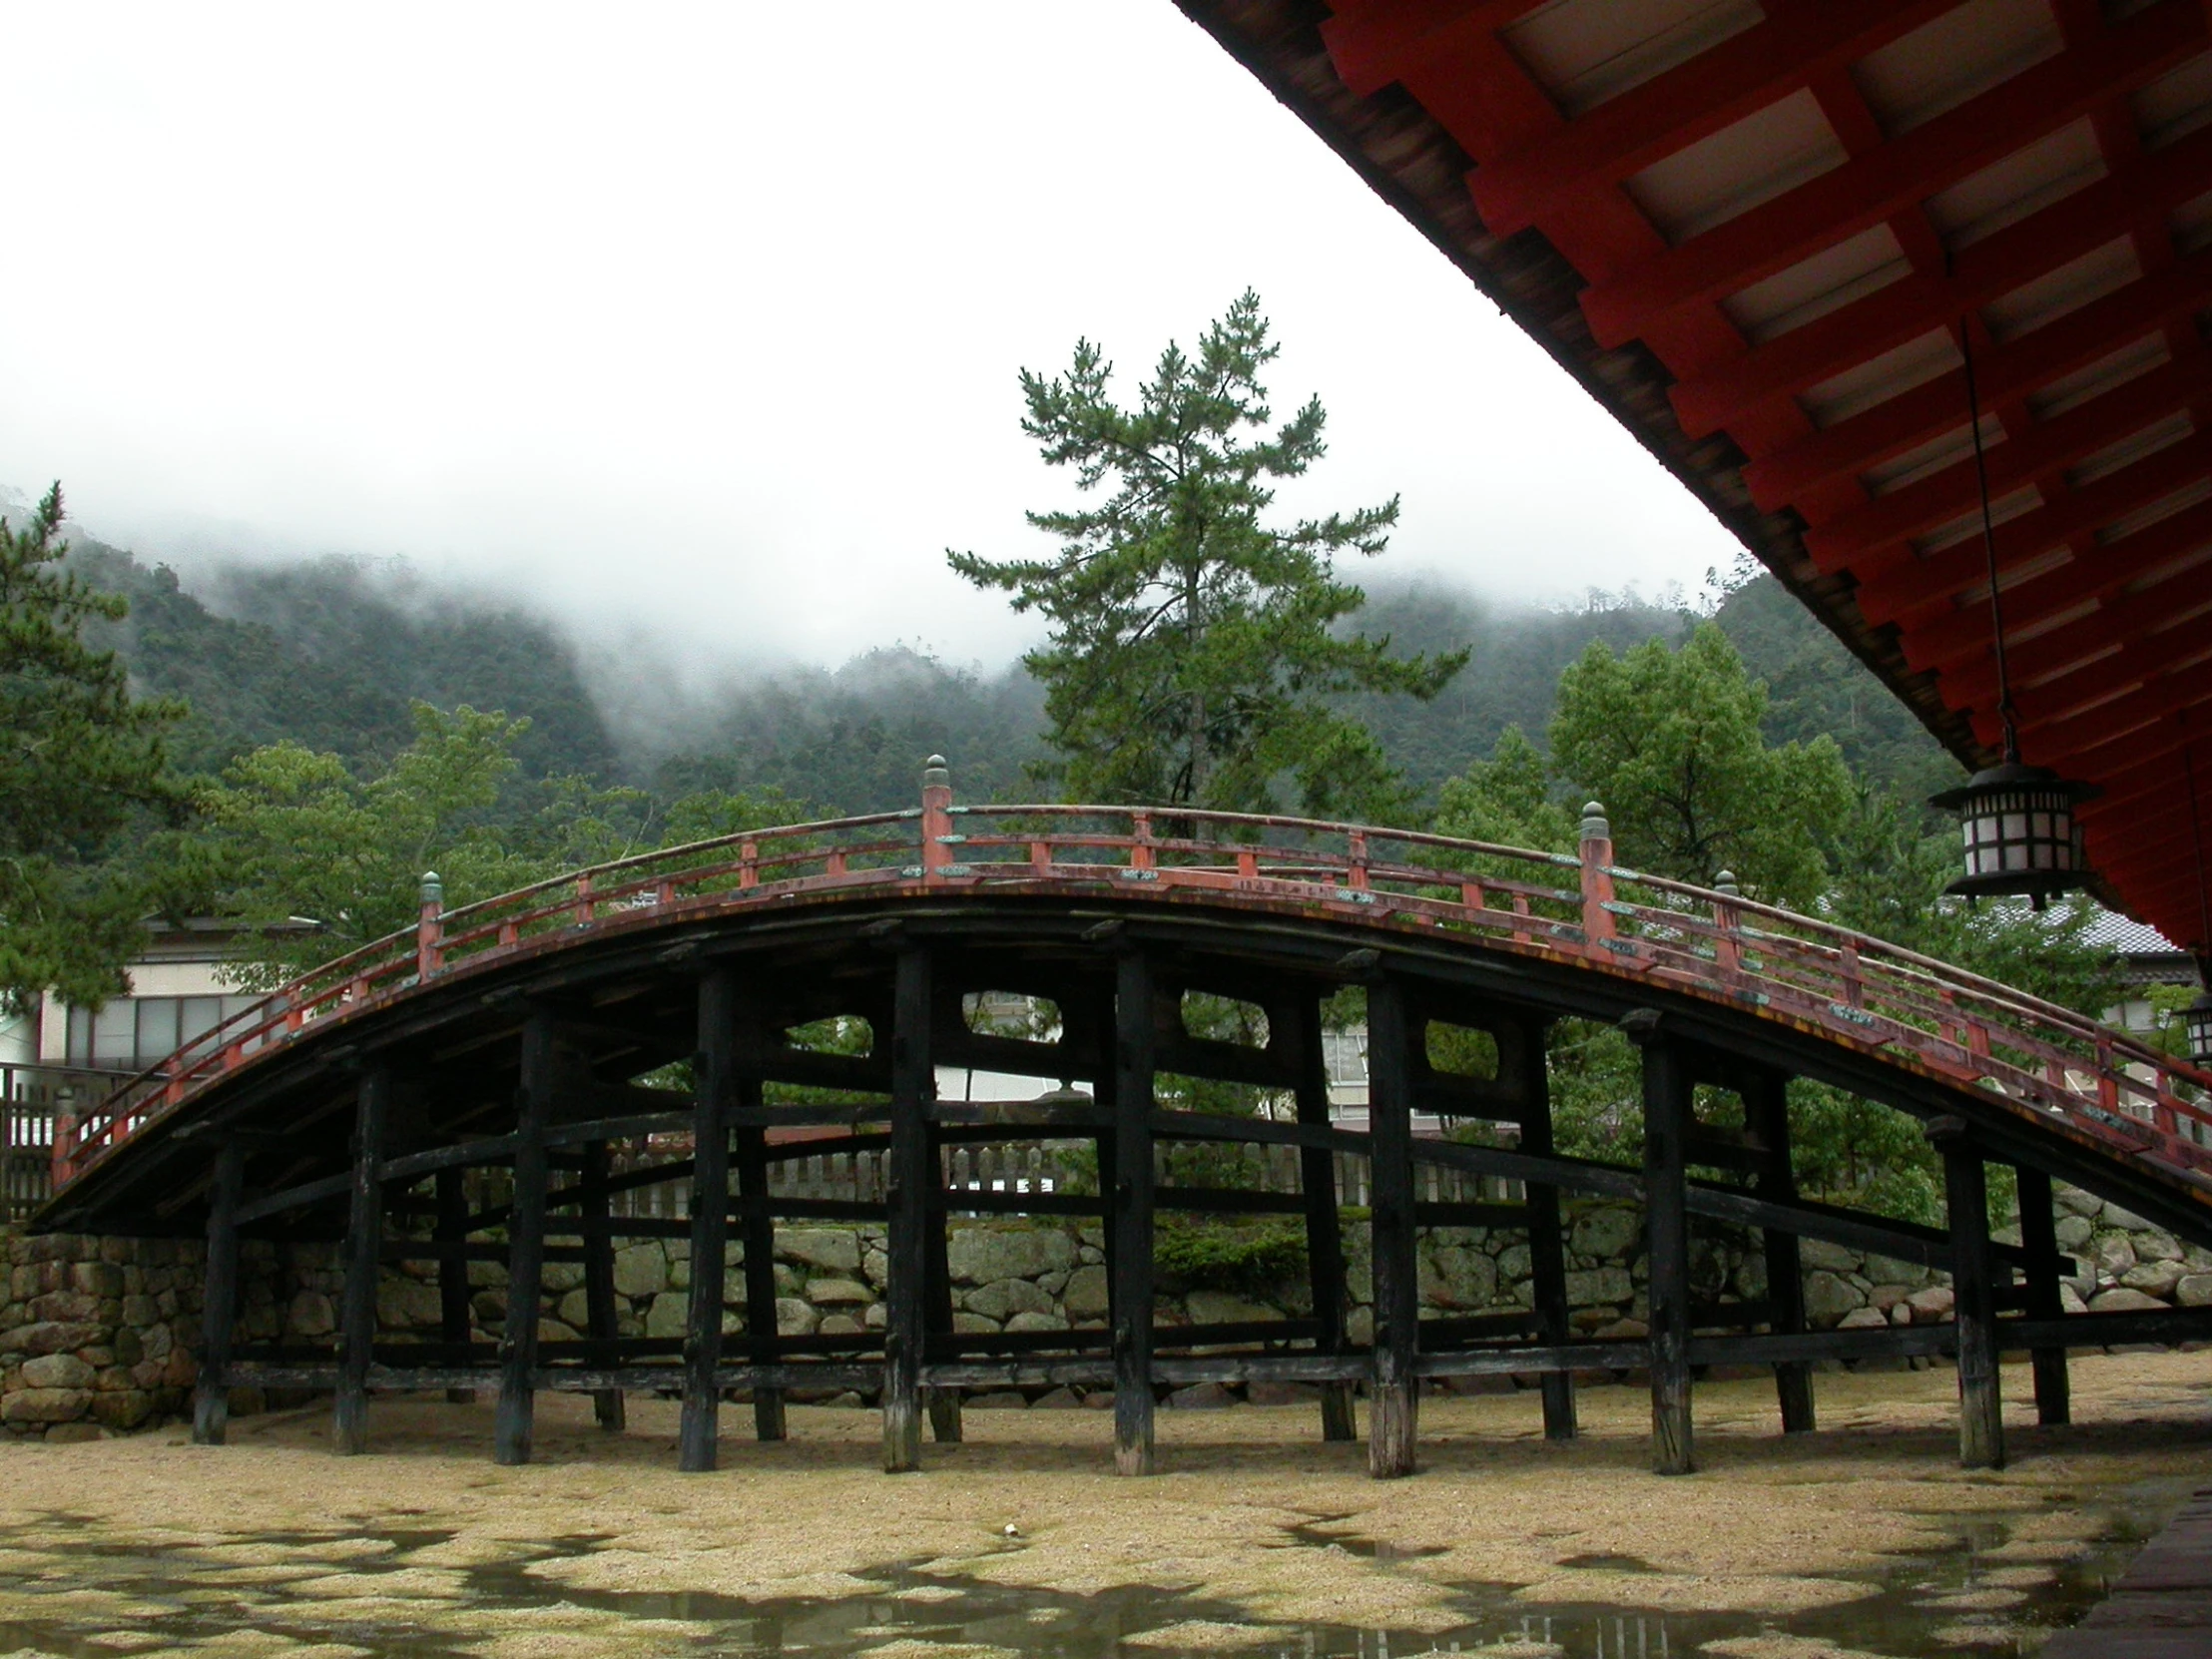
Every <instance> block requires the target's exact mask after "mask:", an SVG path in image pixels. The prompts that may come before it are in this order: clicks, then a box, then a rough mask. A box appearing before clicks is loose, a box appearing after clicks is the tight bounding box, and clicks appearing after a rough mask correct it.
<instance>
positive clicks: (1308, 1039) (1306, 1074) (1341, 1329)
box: [1297, 996, 1360, 1440]
mask: <svg viewBox="0 0 2212 1659" xmlns="http://www.w3.org/2000/svg"><path fill="white" fill-rule="evenodd" d="M1297 1018H1298V1090H1297V1103H1298V1121H1299V1122H1300V1123H1301V1124H1303V1125H1305V1126H1306V1127H1308V1128H1320V1129H1326V1128H1328V1127H1329V1056H1328V1052H1327V1050H1326V1048H1325V1047H1324V1045H1323V1041H1322V1036H1323V1033H1322V1020H1321V1000H1320V999H1319V998H1318V997H1313V996H1302V997H1300V998H1299V1000H1298V1014H1297ZM1298 1184H1299V1189H1300V1191H1301V1192H1302V1193H1303V1194H1304V1196H1305V1200H1306V1262H1307V1268H1308V1271H1309V1272H1310V1274H1311V1275H1312V1279H1313V1288H1314V1323H1315V1325H1316V1326H1317V1327H1319V1329H1318V1330H1317V1331H1316V1333H1315V1337H1314V1351H1315V1352H1316V1353H1317V1354H1332V1355H1337V1354H1343V1353H1344V1352H1345V1346H1346V1343H1345V1321H1346V1317H1347V1315H1348V1314H1349V1313H1350V1308H1349V1306H1348V1304H1347V1301H1346V1297H1345V1247H1344V1233H1343V1230H1342V1228H1341V1227H1340V1226H1339V1224H1338V1217H1337V1157H1336V1154H1335V1153H1334V1152H1332V1151H1331V1150H1330V1149H1329V1148H1328V1147H1326V1146H1305V1147H1301V1148H1299V1153H1298ZM1352 1392H1353V1388H1352V1384H1351V1383H1323V1384H1322V1385H1321V1437H1322V1438H1323V1439H1325V1440H1354V1439H1357V1438H1359V1433H1360V1430H1359V1424H1358V1423H1357V1422H1356V1421H1355V1420H1354V1416H1353V1409H1352Z"/></svg>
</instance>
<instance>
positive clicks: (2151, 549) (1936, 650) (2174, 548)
mask: <svg viewBox="0 0 2212 1659" xmlns="http://www.w3.org/2000/svg"><path fill="white" fill-rule="evenodd" d="M2208 530H2212V502H2200V503H2198V504H2197V505H2196V506H2194V507H2187V508H2184V509H2183V510H2182V511H2180V512H2178V513H2176V514H2174V515H2173V517H2171V518H2166V519H2160V520H2159V521H2158V522H2157V523H2156V524H2153V525H2151V526H2149V527H2148V528H2147V529H2143V530H2138V531H2137V532H2136V533H2135V534H2134V535H2132V536H2127V537H2123V538H2122V539H2121V540H2119V541H2116V542H2110V543H2107V544H2106V545H2105V546H2102V547H2099V548H2097V549H2096V552H2095V556H2094V557H2093V558H2087V557H2084V558H2077V559H2076V560H2075V561H2074V562H2073V563H2072V564H2068V565H2062V566H2060V567H2059V568H2058V569H2056V570H2053V571H2049V572H2046V573H2045V574H2043V575H2041V576H2038V577H2035V578H2034V579H2033V580H2031V581H2026V582H2022V583H2019V584H2018V585H2016V586H2011V587H2007V588H2006V589H2005V590H2004V626H2005V628H2006V629H2007V630H2008V632H2010V633H2014V634H2016V633H2018V632H2020V631H2021V630H2023V629H2027V628H2031V627H2034V626H2035V625H2036V624H2038V623H2042V622H2047V621H2049V620H2051V619H2052V618H2054V617H2058V616H2061V615H2063V614H2064V613H2065V612H2067V611H2068V610H2071V609H2072V608H2073V607H2074V606H2076V605H2079V604H2081V603H2082V602H2084V601H2085V600H2089V599H2094V598H2098V597H2101V596H2104V595H2108V594H2117V593H2118V592H2120V591H2121V590H2122V589H2123V588H2125V587H2126V586H2127V585H2128V584H2130V583H2133V582H2139V581H2144V580H2147V579H2149V578H2151V577H2154V576H2156V575H2157V574H2158V573H2159V572H2160V571H2161V570H2163V569H2165V568H2166V567H2167V566H2169V565H2171V564H2174V563H2176V562H2178V561H2180V560H2182V559H2184V558H2188V557H2190V556H2192V555H2194V554H2195V553H2196V552H2197V551H2198V550H2199V549H2200V548H2201V547H2202V546H2203V543H2204V538H2205V536H2206V533H2207V531H2208ZM2120 643H2122V644H2124V643H2125V641H2124V640H2123V641H2122V642H2120ZM1898 644H1899V645H1900V646H1901V647H1902V648H1903V650H1904V652H1905V660H1906V661H1907V662H1908V663H1911V664H1912V665H1913V666H1914V667H1915V668H1921V669H1942V670H1947V669H1948V668H1949V667H1950V665H1951V664H1953V663H1957V662H1959V661H1961V660H1964V659H1969V658H1985V657H1987V655H1988V651H1989V608H1988V606H1987V605H1986V604H1979V605H1968V606H1960V607H1959V608H1957V609H1955V610H1953V611H1951V612H1950V613H1949V614H1947V615H1944V616H1941V617H1938V618H1937V619H1936V620H1935V621H1933V622H1921V623H1916V624H1913V625H1911V626H1908V627H1904V628H1901V629H1900V630H1899V631H1898Z"/></svg>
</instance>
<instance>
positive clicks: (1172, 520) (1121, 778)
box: [946, 291, 1466, 816]
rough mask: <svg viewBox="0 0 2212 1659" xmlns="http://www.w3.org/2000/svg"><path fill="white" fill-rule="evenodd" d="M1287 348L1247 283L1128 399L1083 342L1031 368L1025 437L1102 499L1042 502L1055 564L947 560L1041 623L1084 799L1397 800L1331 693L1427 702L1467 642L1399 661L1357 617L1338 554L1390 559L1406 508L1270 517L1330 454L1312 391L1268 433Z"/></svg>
mask: <svg viewBox="0 0 2212 1659" xmlns="http://www.w3.org/2000/svg"><path fill="white" fill-rule="evenodd" d="M1279 349H1280V348H1279V347H1278V346H1276V345H1274V344H1273V343H1271V342H1270V340H1269V338H1268V323H1267V319H1266V318H1265V317H1264V316H1262V315H1261V314H1260V300H1259V296H1258V295H1257V294H1254V293H1252V292H1250V291H1247V292H1246V293H1245V294H1244V295H1243V296H1242V297H1240V298H1239V299H1238V300H1237V301H1236V303H1235V304H1233V305H1231V306H1230V308H1229V310H1228V312H1227V314H1225V315H1224V316H1222V317H1221V318H1220V319H1219V320H1217V321H1216V322H1215V323H1213V325H1212V326H1211V327H1209V328H1208V329H1207V331H1206V334H1205V337H1204V338H1203V339H1202V340H1201V341H1200V342H1199V348H1198V353H1197V355H1196V356H1195V357H1192V356H1187V355H1185V353H1184V352H1183V350H1182V348H1181V347H1180V346H1178V345H1175V344H1174V343H1172V342H1171V343H1170V344H1169V345H1168V347H1167V349H1166V350H1165V351H1163V352H1162V353H1161V354H1160V359H1159V362H1158V364H1157V365H1156V367H1155V368H1154V371H1153V377H1152V379H1151V380H1150V381H1149V382H1147V383H1146V384H1144V385H1143V386H1141V387H1140V388H1139V389H1138V395H1137V402H1136V405H1135V406H1134V407H1133V408H1124V407H1122V406H1120V405H1118V404H1116V403H1115V402H1113V401H1112V399H1111V398H1110V396H1109V395H1108V382H1109V381H1110V379H1111V378H1112V374H1113V368H1112V365H1111V364H1110V363H1108V362H1107V361H1106V360H1105V358H1104V357H1103V356H1102V355H1101V354H1100V351H1099V348H1098V347H1097V346H1096V345H1094V344H1092V343H1091V342H1090V341H1089V340H1087V339H1086V340H1080V341H1078V342H1077V344H1076V347H1075V355H1074V360H1073V362H1072V364H1071V366H1070V368H1069V370H1068V372H1067V374H1066V375H1065V376H1064V377H1063V376H1058V375H1055V376H1053V377H1051V378H1050V379H1047V378H1046V377H1044V376H1043V375H1041V374H1036V373H1032V372H1031V371H1029V370H1027V369H1024V370H1022V374H1021V388H1022V395H1023V397H1024V399H1025V401H1026V404H1027V413H1026V414H1025V416H1024V417H1023V420H1022V430H1023V431H1024V432H1026V433H1027V434H1028V435H1029V436H1031V437H1032V438H1035V439H1036V440H1037V441H1038V444H1039V447H1040V453H1041V454H1042V455H1043V457H1044V459H1045V462H1046V463H1047V464H1048V465H1051V466H1065V467H1073V468H1074V469H1075V474H1076V480H1077V483H1078V486H1079V487H1080V488H1081V489H1082V490H1083V491H1084V492H1086V493H1087V492H1091V491H1096V490H1100V489H1105V490H1106V491H1107V495H1106V499H1105V500H1104V501H1103V502H1102V503H1101V504H1100V505H1098V506H1096V507H1091V508H1087V509H1084V510H1080V511H1067V512H1032V513H1030V514H1029V515H1028V518H1029V522H1030V523H1031V524H1033V525H1034V526H1036V527H1037V528H1038V529H1040V530H1043V531H1045V532H1046V533H1047V534H1049V535H1051V536H1054V537H1056V538H1057V539H1058V541H1059V543H1060V547H1059V551H1058V553H1057V554H1055V555H1053V556H1051V557H1048V558H1041V559H1010V560H1004V561H994V560H990V559H986V558H982V557H980V556H978V555H976V554H972V553H958V552H948V553H947V555H946V556H947V558H948V559H949V560H950V561H951V564H952V568H953V569H954V570H955V571H957V572H958V573H959V574H960V575H961V576H963V577H965V578H966V579H967V580H968V581H970V582H973V583H974V584H975V585H976V586H977V587H981V588H996V589H999V590H1002V591H1004V592H1007V593H1010V594H1011V595H1012V596H1013V605H1014V609H1015V610H1017V611H1023V612H1027V611H1035V612H1037V613H1039V614H1040V615H1042V616H1043V617H1044V618H1045V620H1046V621H1047V623H1048V624H1049V625H1050V630H1051V632H1050V638H1049V640H1048V643H1047V644H1046V645H1045V646H1044V647H1043V648H1042V649H1040V650H1037V651H1033V652H1031V653H1030V654H1029V655H1028V656H1027V657H1026V658H1025V659H1024V662H1025V663H1026V665H1027V666H1028V668H1029V671H1030V672H1031V673H1032V674H1033V675H1035V676H1036V678H1037V679H1038V680H1039V681H1041V682H1042V683H1043V685H1044V687H1045V713H1046V718H1047V721H1048V723H1049V730H1048V732H1047V735H1046V741H1047V743H1048V744H1049V745H1050V747H1051V748H1052V749H1053V750H1054V751H1055V752H1056V754H1057V756H1058V759H1057V761H1055V762H1053V763H1050V764H1049V765H1048V766H1047V767H1046V768H1045V769H1044V771H1045V772H1046V774H1047V775H1048V776H1053V777H1056V778H1058V779H1059V780H1060V781H1061V782H1062V783H1063V784H1064V787H1065V788H1066V789H1067V791H1068V792H1069V793H1070V794H1072V795H1073V796H1075V797H1076V798H1078V799H1092V800H1103V801H1161V802H1172V803H1185V802H1187V803H1191V804H1193V805H1197V806H1202V807H1211V808H1220V809H1228V810H1242V811H1266V810H1269V809H1270V808H1272V807H1273V806H1274V805H1275V790H1276V787H1277V785H1278V782H1279V780H1281V779H1283V778H1284V777H1285V776H1289V777H1290V778H1292V779H1294V780H1295V782H1296V786H1297V791H1298V795H1299V799H1300V801H1301V803H1302V805H1303V806H1304V807H1305V809H1306V810H1307V811H1309V812H1315V813H1328V814H1342V813H1363V814H1373V815H1378V816H1380V815H1381V814H1383V813H1385V812H1394V811H1397V810H1400V809H1401V808H1402V807H1403V805H1404V802H1405V799H1406V797H1405V792H1404V790H1403V787H1402V785H1401V784H1400V783H1399V781H1398V777H1397V774H1396V772H1395V770H1394V769H1393V768H1392V767H1391V766H1390V765H1389V764H1388V763H1387V762H1386V761H1385V760H1384V759H1383V753H1382V750H1381V748H1380V746H1378V744H1377V743H1376V741H1375V738H1374V736H1373V735H1372V734H1371V733H1370V732H1369V731H1368V730H1367V728H1366V727H1364V726H1362V725H1361V724H1359V723H1358V722H1357V721H1355V720H1353V719H1351V718H1350V717H1349V716H1347V715H1345V714H1343V713H1341V712H1338V711H1337V710H1336V709H1335V708H1333V707H1332V704H1331V700H1332V699H1334V698H1338V697H1341V696H1343V695H1344V694H1347V693H1352V692H1388V693H1402V694H1406V695H1410V696H1413V697H1417V698H1430V697H1433V696H1435V694H1436V693H1437V692H1438V691H1439V690H1440V689H1442V687H1443V685H1444V684H1445V682H1446V681H1448V680H1449V679H1450V678H1451V677H1452V675H1454V674H1455V673H1457V672H1458V670H1459V668H1460V666H1461V665H1462V664H1463V663H1464V662H1465V660H1466V658H1465V654H1464V653H1463V652H1462V653H1451V654H1446V655H1442V656H1438V657H1429V658H1420V657H1415V658H1393V657H1392V656H1390V655H1389V641H1388V639H1387V638H1383V639H1368V638H1363V637H1360V636H1359V635H1356V634H1353V633H1350V632H1349V631H1348V630H1347V629H1346V628H1345V627H1343V626H1342V625H1343V624H1345V623H1346V622H1347V621H1348V619H1350V618H1351V617H1352V616H1353V615H1354V614H1355V613H1357V612H1358V611H1359V609H1360V608H1361V606H1362V605H1363V604H1364V603H1365V595H1364V594H1363V593H1362V592H1361V590H1360V589H1359V588H1357V587H1355V586H1352V585H1351V584H1349V583H1345V582H1340V581H1338V580H1337V578H1336V575H1335V564H1334V561H1335V557H1336V555H1337V554H1339V553H1343V552H1347V551H1350V552H1356V553H1360V554H1364V555H1368V556H1373V555H1375V554H1379V553H1381V552H1382V551H1383V546H1384V545H1385V543H1386V541H1387V532H1388V530H1389V527H1390V526H1391V525H1392V524H1394V523H1395V522H1396V520H1397V502H1396V500H1395V498H1392V499H1391V500H1389V501H1387V502H1385V503H1383V505H1381V506H1377V507H1363V508H1361V509H1359V510H1358V511H1355V512H1352V513H1350V514H1337V513H1332V514H1330V515H1329V516H1328V517H1327V518H1320V519H1300V520H1298V521H1296V522H1294V523H1292V524H1290V525H1288V526H1286V527H1273V526H1270V525H1268V524H1266V523H1263V522H1262V519H1263V515H1264V514H1266V512H1267V510H1268V508H1269V507H1270V505H1271V504H1272V503H1273V501H1274V499H1275V488H1274V481H1275V480H1278V479H1284V478H1296V477H1300V476H1302V475H1303V474H1304V473H1305V472H1306V471H1307V470H1308V469H1309V468H1310V467H1312V466H1313V464H1314V463H1315V462H1316V461H1318V460H1319V459H1321V457H1322V456H1323V454H1325V453H1326V445H1325V444H1324V443H1323V441H1322V430H1323V427H1324V425H1325V423H1326V419H1327V417H1326V415H1325V413H1324V412H1323V409H1322V406H1321V402H1320V400H1319V399H1318V398H1314V399H1309V400H1308V401H1307V402H1306V404H1305V405H1304V406H1303V407H1302V408H1300V409H1299V411H1298V412H1297V413H1296V414H1295V415H1293V416H1292V417H1291V418H1290V419H1289V420H1288V421H1285V422H1284V423H1283V424H1282V425H1280V426H1276V427H1274V428H1273V429H1272V430H1271V429H1270V422H1271V421H1272V419H1273V416H1272V415H1271V413H1270V410H1269V407H1268V401H1267V391H1266V388H1265V387H1264V386H1263V385H1262V383H1261V375H1262V372H1263V371H1264V370H1265V369H1266V367H1267V365H1268V364H1269V363H1271V362H1273V361H1274V360H1275V357H1276V355H1277V352H1278V350H1279Z"/></svg>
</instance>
